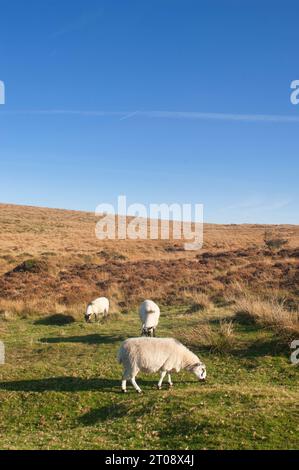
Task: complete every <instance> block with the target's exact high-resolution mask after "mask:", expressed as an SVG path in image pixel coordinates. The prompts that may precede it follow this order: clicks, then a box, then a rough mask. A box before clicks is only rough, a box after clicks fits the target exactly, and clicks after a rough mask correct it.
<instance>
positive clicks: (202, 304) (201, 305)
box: [183, 291, 213, 313]
mask: <svg viewBox="0 0 299 470" xmlns="http://www.w3.org/2000/svg"><path fill="white" fill-rule="evenodd" d="M183 297H184V300H185V301H186V302H188V303H190V304H191V306H190V308H189V310H188V313H196V312H201V311H205V310H209V309H210V308H212V306H213V303H212V302H211V300H210V298H209V296H208V295H207V294H205V293H204V292H189V291H185V292H184V295H183Z"/></svg>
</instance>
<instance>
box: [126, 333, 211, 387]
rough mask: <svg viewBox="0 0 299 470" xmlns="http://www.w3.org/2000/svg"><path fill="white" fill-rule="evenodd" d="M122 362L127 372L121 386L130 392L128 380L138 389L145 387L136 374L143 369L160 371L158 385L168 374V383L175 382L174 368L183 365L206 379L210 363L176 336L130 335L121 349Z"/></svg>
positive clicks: (182, 366)
mask: <svg viewBox="0 0 299 470" xmlns="http://www.w3.org/2000/svg"><path fill="white" fill-rule="evenodd" d="M118 362H119V363H120V364H122V365H123V368H124V372H123V377H122V384H121V388H122V391H123V392H126V391H127V390H126V386H127V380H131V382H132V385H133V387H134V388H135V390H136V391H137V392H138V393H141V389H140V388H139V386H138V385H137V383H136V380H135V377H136V375H137V374H138V372H139V371H141V372H149V373H151V372H160V374H161V376H160V380H159V382H158V388H159V389H161V387H162V382H163V379H164V377H165V375H166V374H168V383H169V385H170V386H172V385H173V384H172V381H171V376H170V373H171V372H179V371H180V370H181V369H186V370H189V371H190V372H193V373H194V374H195V375H196V377H197V378H198V379H199V380H205V378H206V375H207V373H206V367H205V365H204V364H203V363H202V362H201V361H200V360H199V358H198V357H197V356H196V355H195V354H194V353H193V352H191V351H190V350H189V349H188V348H186V346H184V345H183V344H181V343H180V342H179V341H177V340H176V339H173V338H144V337H143V338H130V339H127V340H126V341H124V342H123V343H122V345H121V347H120V350H119V353H118Z"/></svg>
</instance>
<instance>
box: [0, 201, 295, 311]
mask: <svg viewBox="0 0 299 470" xmlns="http://www.w3.org/2000/svg"><path fill="white" fill-rule="evenodd" d="M96 221H97V218H96V217H95V216H94V215H93V214H92V213H87V212H78V211H64V210H56V209H43V208H36V207H24V206H14V205H8V204H0V300H1V301H3V302H7V304H6V307H5V309H8V310H9V309H10V310H11V311H14V312H15V314H17V315H31V314H35V312H38V313H40V314H43V313H44V314H51V313H52V312H53V313H54V312H56V313H60V312H64V311H71V310H74V315H79V314H80V315H81V314H82V312H83V311H84V308H85V305H86V302H89V301H90V300H91V299H92V298H96V297H98V296H100V295H106V296H108V297H109V299H110V300H111V304H112V311H115V312H117V311H127V310H130V309H131V308H135V307H136V306H137V305H138V304H139V302H140V301H142V300H144V299H145V298H152V299H153V300H155V301H157V302H158V303H161V304H165V305H174V304H179V303H180V304H182V303H184V304H187V305H189V306H190V311H192V310H193V311H194V312H195V311H206V310H209V309H210V308H211V307H212V304H211V299H212V300H213V302H214V303H215V304H217V305H220V304H223V299H224V297H225V294H227V292H231V291H232V290H233V284H234V282H235V281H239V282H242V284H244V285H250V286H251V288H252V290H254V291H256V292H259V293H262V292H265V291H266V290H268V289H270V288H271V289H277V290H278V289H280V290H281V291H282V292H283V293H284V296H285V297H286V298H287V301H288V304H289V305H295V304H296V302H298V297H299V292H298V269H297V264H298V249H296V246H298V244H299V243H298V242H299V227H297V226H276V227H273V228H272V229H273V230H274V231H275V236H279V237H283V238H284V239H288V248H287V249H284V250H280V251H277V252H275V253H270V252H269V250H266V251H265V248H264V231H265V228H266V227H265V226H262V225H212V224H205V226H204V247H203V249H202V250H201V251H200V252H192V251H183V250H182V242H180V243H178V241H175V240H142V241H134V240H119V241H113V240H111V241H100V240H97V239H96V237H95V233H94V229H95V224H96ZM296 286H297V287H296ZM76 312H77V313H76ZM79 312H80V313H79Z"/></svg>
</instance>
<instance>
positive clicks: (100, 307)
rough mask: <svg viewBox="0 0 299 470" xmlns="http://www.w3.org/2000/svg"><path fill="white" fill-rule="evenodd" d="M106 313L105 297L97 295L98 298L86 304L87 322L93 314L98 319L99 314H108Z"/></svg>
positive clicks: (107, 305) (106, 300)
mask: <svg viewBox="0 0 299 470" xmlns="http://www.w3.org/2000/svg"><path fill="white" fill-rule="evenodd" d="M108 313H109V300H108V299H107V298H106V297H99V298H98V299H95V300H93V301H92V302H90V303H89V304H88V305H87V308H86V312H85V320H86V321H87V322H90V321H91V318H92V317H93V316H94V318H95V320H99V317H100V315H102V316H103V317H105V316H107V315H108Z"/></svg>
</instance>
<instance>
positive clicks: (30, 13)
mask: <svg viewBox="0 0 299 470" xmlns="http://www.w3.org/2000/svg"><path fill="white" fill-rule="evenodd" d="M0 16H1V27H0V80H2V81H4V83H5V87H6V103H5V105H1V106H0V164H1V166H0V171H1V172H0V201H2V202H11V203H17V204H30V205H39V206H48V207H61V208H71V209H79V210H81V209H82V210H90V211H94V209H95V207H96V206H97V205H98V204H100V203H104V202H106V203H113V204H114V203H116V198H117V196H118V195H120V194H125V195H126V196H127V198H128V202H129V203H134V202H139V203H144V204H149V203H162V202H166V203H172V202H178V203H192V204H195V203H203V204H204V208H205V220H206V221H208V222H218V223H238V222H241V223H243V222H249V223H251V222H254V223H298V222H299V220H298V219H299V217H298V205H299V185H298V173H299V158H298V157H299V105H297V106H294V105H292V104H291V102H290V93H291V90H290V84H291V81H293V80H296V79H299V68H298V44H299V28H298V17H299V4H298V2H297V1H295V0H294V1H288V0H286V1H284V2H282V1H275V0H271V1H270V0H269V1H267V0H264V1H261V0H259V1H255V0H243V1H237V0H234V1H233V0H218V1H216V0H214V1H213V0H202V1H200V0H194V1H192V0H148V1H140V0H139V1H137V0H136V1H135V0H109V1H108V0H106V1H101V0H97V1H96V0H84V1H83V0H76V1H75V2H70V1H66V0H60V1H58V0H43V1H39V0H30V1H28V2H24V1H21V0H19V1H16V0H0ZM261 115H262V117H261Z"/></svg>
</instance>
